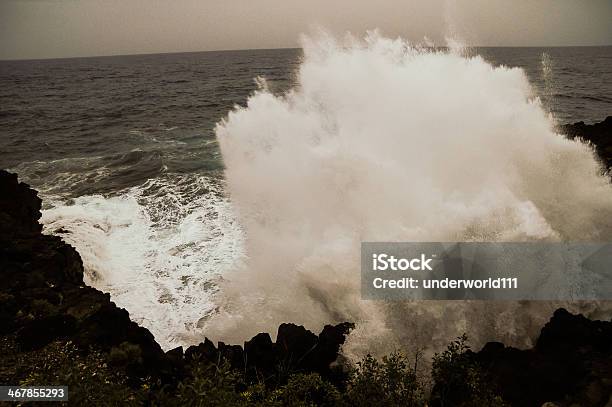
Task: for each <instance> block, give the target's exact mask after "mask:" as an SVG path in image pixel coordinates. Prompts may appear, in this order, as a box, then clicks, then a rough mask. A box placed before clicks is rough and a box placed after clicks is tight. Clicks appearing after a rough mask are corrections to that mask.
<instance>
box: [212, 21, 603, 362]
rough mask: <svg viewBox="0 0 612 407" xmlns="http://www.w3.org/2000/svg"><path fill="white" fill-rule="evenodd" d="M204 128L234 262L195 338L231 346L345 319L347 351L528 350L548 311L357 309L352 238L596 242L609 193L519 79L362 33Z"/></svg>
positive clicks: (316, 47) (307, 46)
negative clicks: (227, 212) (217, 156)
mask: <svg viewBox="0 0 612 407" xmlns="http://www.w3.org/2000/svg"><path fill="white" fill-rule="evenodd" d="M260 84H262V85H261V89H260V90H258V91H257V92H255V93H254V94H253V95H252V96H251V97H250V98H249V99H248V102H247V105H246V106H245V107H236V108H235V109H234V110H233V111H232V112H230V113H229V114H228V116H227V118H226V119H225V120H223V121H222V122H221V123H219V125H218V126H217V129H216V133H217V137H218V140H219V142H220V146H221V150H222V153H223V159H224V162H225V165H226V168H227V169H226V178H227V182H228V192H229V194H230V196H231V199H232V202H233V204H234V205H235V206H236V208H237V209H238V213H239V220H240V222H241V224H242V225H243V227H244V230H245V234H246V243H245V249H246V253H247V255H248V257H247V259H246V261H245V263H244V264H243V266H241V267H239V268H238V269H237V270H236V272H235V273H231V274H226V277H227V278H226V279H225V280H224V282H223V283H221V285H220V290H219V291H218V292H217V295H216V299H215V301H216V302H217V303H218V304H219V307H220V310H219V312H218V313H216V314H215V316H214V317H213V318H211V319H210V320H209V321H208V322H207V324H206V327H205V332H206V333H207V335H208V336H209V337H210V336H212V337H213V338H214V339H221V340H225V341H228V342H231V343H240V342H241V341H242V340H244V339H246V338H250V337H251V336H253V335H254V334H256V333H257V332H271V333H274V332H276V328H277V326H278V324H280V323H282V322H287V321H291V322H294V323H298V324H304V325H305V326H306V327H307V328H309V329H311V330H313V331H315V332H318V331H320V330H321V328H322V326H323V325H324V324H327V323H333V322H340V321H346V320H348V321H354V322H357V324H358V327H357V330H356V332H355V333H354V334H352V335H351V337H350V341H349V343H348V344H347V346H345V351H346V352H347V353H349V354H352V355H359V354H363V353H365V352H371V353H377V352H378V351H380V352H386V351H389V350H391V349H393V348H394V347H396V346H403V347H412V348H413V349H414V348H416V347H423V346H425V347H429V348H431V349H435V348H437V349H439V348H440V347H442V346H444V345H445V344H446V343H447V342H448V341H449V340H450V339H452V338H453V337H456V336H458V335H460V334H461V333H463V332H467V333H468V334H469V336H470V337H471V338H472V340H473V343H474V344H475V345H476V346H478V345H479V344H482V343H483V342H484V341H487V340H503V341H505V342H506V343H509V344H513V345H517V346H528V345H530V344H531V340H532V338H533V337H534V336H535V335H536V334H537V329H539V327H541V326H542V324H543V323H544V322H545V321H546V320H547V319H548V318H549V317H550V315H551V312H552V310H553V309H554V308H555V307H556V306H558V305H565V306H566V307H568V308H569V309H570V310H586V311H589V310H596V309H601V308H600V307H599V306H598V305H597V304H594V303H588V304H587V303H584V304H577V303H573V304H550V303H514V302H513V303H501V302H498V303H491V302H487V303H485V302H452V301H449V302H433V301H430V302H396V303H383V302H371V301H370V302H368V301H363V300H361V298H360V275H359V273H360V271H359V269H360V267H359V258H360V257H359V248H360V242H361V241H529V240H552V241H556V240H568V241H572V240H577V241H605V240H609V239H610V237H612V223H611V222H612V188H611V187H610V183H609V181H608V179H607V178H606V177H604V176H602V175H601V166H600V164H599V163H598V162H597V160H596V159H595V156H594V153H593V150H592V148H591V147H590V146H588V145H585V144H581V143H580V142H577V141H576V142H575V141H569V140H567V139H565V138H563V137H562V136H560V135H558V134H555V131H554V127H555V122H554V119H553V118H552V117H551V116H550V115H549V114H548V113H547V112H546V111H545V110H544V109H543V107H542V105H541V103H540V101H539V100H538V98H537V97H535V95H534V94H533V91H532V88H531V86H530V84H529V82H528V80H527V78H526V75H525V73H524V72H523V71H522V70H521V69H518V68H508V67H504V66H501V67H494V66H492V65H491V64H489V63H487V62H486V61H485V60H484V59H483V58H481V57H480V56H473V57H469V56H465V55H463V54H462V53H461V52H460V51H458V50H457V49H456V47H452V49H450V50H431V49H425V48H420V47H415V46H413V45H411V44H409V43H407V42H405V41H403V40H401V39H395V40H391V39H388V38H384V37H382V36H381V35H379V34H378V33H376V32H373V33H370V34H369V35H368V36H367V37H366V38H365V39H363V40H359V39H356V38H353V37H350V36H349V37H347V38H346V39H345V40H343V41H338V40H336V39H334V38H332V37H330V36H326V35H322V36H321V37H319V38H314V39H312V38H305V39H304V58H303V61H302V63H301V66H300V69H299V72H298V74H297V85H296V86H295V88H294V89H292V90H291V91H290V92H288V93H286V94H283V95H276V94H273V93H271V92H270V91H268V90H267V89H266V87H265V81H260Z"/></svg>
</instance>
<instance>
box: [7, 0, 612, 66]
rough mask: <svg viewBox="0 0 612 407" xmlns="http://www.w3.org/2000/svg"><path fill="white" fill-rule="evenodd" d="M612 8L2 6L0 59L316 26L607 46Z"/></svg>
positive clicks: (357, 2) (104, 1)
mask: <svg viewBox="0 0 612 407" xmlns="http://www.w3.org/2000/svg"><path fill="white" fill-rule="evenodd" d="M611 21H612V0H370V1H365V0H301V1H298V0H0V59H25V58H53V57H71V56H92V55H115V54H136V53H156V52H181V51H204V50H220V49H249V48H284V47H296V46H298V42H297V40H298V37H299V34H300V33H303V32H308V31H309V30H311V29H312V28H313V27H315V26H322V27H325V28H327V29H329V30H330V31H332V32H336V33H342V32H345V31H351V32H353V33H354V34H360V33H362V32H364V31H365V30H367V29H372V28H379V29H380V30H381V31H382V32H383V34H386V35H390V36H398V35H401V36H402V37H404V38H407V39H410V40H416V41H418V40H422V39H423V37H425V36H427V37H428V38H430V39H431V40H433V41H434V42H436V43H443V38H444V37H445V36H449V35H453V36H455V37H458V38H460V39H462V40H463V41H464V42H465V43H466V44H467V45H506V46H529V45H610V44H612V24H611V23H610V22H611Z"/></svg>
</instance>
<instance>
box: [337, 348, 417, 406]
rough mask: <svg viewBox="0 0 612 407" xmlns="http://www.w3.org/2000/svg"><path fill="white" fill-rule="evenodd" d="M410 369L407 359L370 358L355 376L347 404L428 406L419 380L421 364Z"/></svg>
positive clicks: (397, 354) (394, 355) (398, 356)
mask: <svg viewBox="0 0 612 407" xmlns="http://www.w3.org/2000/svg"><path fill="white" fill-rule="evenodd" d="M419 357H420V355H419V354H417V356H416V357H415V362H414V366H412V367H411V366H410V365H409V363H408V360H407V358H406V356H405V355H403V354H402V353H400V352H395V353H392V354H391V355H389V356H385V357H383V358H382V361H378V360H377V359H375V358H373V357H372V356H371V355H367V356H366V357H365V358H363V359H362V360H361V361H360V362H358V363H357V367H356V369H354V370H353V371H352V372H351V375H350V379H349V383H348V388H347V392H346V401H347V403H348V404H349V405H353V406H405V407H418V406H423V405H425V397H424V392H423V386H422V384H421V383H420V381H419V380H418V377H417V374H416V372H417V363H418V359H419Z"/></svg>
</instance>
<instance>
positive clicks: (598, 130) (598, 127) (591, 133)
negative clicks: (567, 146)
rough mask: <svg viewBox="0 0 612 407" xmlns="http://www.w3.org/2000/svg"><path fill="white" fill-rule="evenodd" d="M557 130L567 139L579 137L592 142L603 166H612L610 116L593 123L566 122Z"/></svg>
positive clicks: (611, 118) (611, 120) (611, 123)
mask: <svg viewBox="0 0 612 407" xmlns="http://www.w3.org/2000/svg"><path fill="white" fill-rule="evenodd" d="M558 130H559V132H560V133H561V134H564V135H566V136H567V137H568V138H569V139H572V140H573V139H575V138H581V139H582V140H585V141H589V142H591V143H593V145H594V146H595V151H596V152H597V155H599V157H600V159H601V160H602V162H603V164H604V165H605V167H606V168H608V169H609V168H610V167H612V116H608V117H606V119H605V120H604V121H602V122H599V123H595V124H585V123H584V122H578V123H574V124H566V125H563V126H559V129H558Z"/></svg>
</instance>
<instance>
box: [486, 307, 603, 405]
mask: <svg viewBox="0 0 612 407" xmlns="http://www.w3.org/2000/svg"><path fill="white" fill-rule="evenodd" d="M474 358H475V360H476V361H477V362H478V363H479V364H480V365H481V366H482V367H483V368H484V369H485V371H487V372H488V373H489V374H490V375H491V377H492V379H493V381H494V382H495V383H496V384H497V387H498V388H499V389H500V391H501V395H502V396H503V398H504V399H505V400H507V401H508V402H510V403H512V405H513V406H521V407H522V406H525V407H528V406H541V405H542V404H544V403H545V402H553V403H554V405H558V406H601V407H604V406H607V405H609V404H607V403H609V402H611V401H612V399H611V395H612V322H607V321H591V320H589V319H587V318H585V317H584V316H582V315H573V314H570V313H569V312H568V311H566V310H565V309H558V310H557V311H555V313H554V315H553V317H552V318H551V319H550V321H549V322H548V323H547V324H546V325H545V326H544V327H543V328H542V331H541V333H540V337H539V338H538V341H537V343H536V346H535V347H534V348H533V349H528V350H519V349H515V348H512V347H506V346H504V345H503V344H502V343H498V342H491V343H488V344H486V345H485V346H484V348H483V349H482V350H481V351H480V352H478V353H475V354H474Z"/></svg>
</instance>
